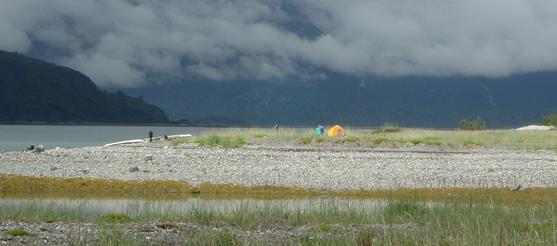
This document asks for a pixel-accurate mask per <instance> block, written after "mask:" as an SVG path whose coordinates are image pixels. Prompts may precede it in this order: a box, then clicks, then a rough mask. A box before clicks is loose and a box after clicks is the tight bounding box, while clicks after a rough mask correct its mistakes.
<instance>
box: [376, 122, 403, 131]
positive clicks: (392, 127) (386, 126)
mask: <svg viewBox="0 0 557 246" xmlns="http://www.w3.org/2000/svg"><path fill="white" fill-rule="evenodd" d="M400 131H401V128H400V126H398V123H396V122H385V123H383V126H382V127H381V128H379V129H376V130H375V133H393V132H400Z"/></svg>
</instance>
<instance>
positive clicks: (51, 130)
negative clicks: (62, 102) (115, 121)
mask: <svg viewBox="0 0 557 246" xmlns="http://www.w3.org/2000/svg"><path fill="white" fill-rule="evenodd" d="M211 129H214V128H207V127H174V126H96V125H95V126H84V125H79V126H72V125H0V152H2V151H14V150H25V149H27V148H28V147H29V146H31V145H34V146H37V145H40V144H41V145H43V146H45V148H47V149H52V148H56V147H61V148H76V147H86V146H102V145H105V144H107V143H112V142H117V141H124V140H130V139H145V138H147V135H148V132H149V131H153V133H154V135H155V136H163V135H164V134H167V135H175V134H192V135H196V134H199V133H201V132H203V131H208V130H211Z"/></svg>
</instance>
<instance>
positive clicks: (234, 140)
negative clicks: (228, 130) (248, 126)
mask: <svg viewBox="0 0 557 246" xmlns="http://www.w3.org/2000/svg"><path fill="white" fill-rule="evenodd" d="M196 143H197V145H199V146H201V147H205V146H206V147H223V148H239V147H242V146H243V145H245V144H246V141H245V140H244V139H243V138H241V137H221V136H217V135H209V136H207V137H201V138H199V139H197V141H196Z"/></svg>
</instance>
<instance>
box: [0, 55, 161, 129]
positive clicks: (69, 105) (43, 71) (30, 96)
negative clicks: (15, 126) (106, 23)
mask: <svg viewBox="0 0 557 246" xmlns="http://www.w3.org/2000/svg"><path fill="white" fill-rule="evenodd" d="M0 105H1V106H0V122H2V123H32V122H43V123H165V122H168V118H167V116H166V115H165V113H164V112H163V111H162V110H161V109H160V108H158V107H156V106H153V105H149V104H147V103H145V102H143V100H142V99H141V98H132V97H129V96H126V95H125V94H123V93H122V92H117V93H105V92H103V91H101V90H99V89H98V88H97V87H96V86H95V84H94V83H93V82H92V81H91V80H90V79H89V78H88V77H87V76H85V75H83V74H82V73H79V72H77V71H75V70H72V69H70V68H67V67H62V66H58V65H55V64H51V63H47V62H43V61H41V60H37V59H34V58H30V57H26V56H23V55H20V54H15V53H9V52H5V51H0Z"/></svg>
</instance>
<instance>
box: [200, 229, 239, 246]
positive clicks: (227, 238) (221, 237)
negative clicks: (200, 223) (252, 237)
mask: <svg viewBox="0 0 557 246" xmlns="http://www.w3.org/2000/svg"><path fill="white" fill-rule="evenodd" d="M193 245H218V246H236V245H238V246H239V245H244V243H242V241H240V239H238V238H237V237H236V236H235V235H234V234H231V233H228V232H202V233H200V234H198V235H196V236H195V237H194V238H193Z"/></svg>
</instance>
